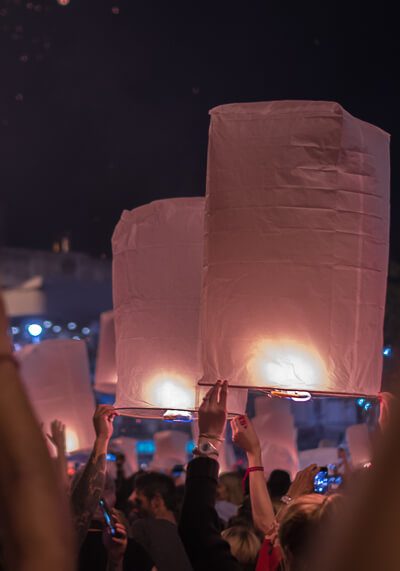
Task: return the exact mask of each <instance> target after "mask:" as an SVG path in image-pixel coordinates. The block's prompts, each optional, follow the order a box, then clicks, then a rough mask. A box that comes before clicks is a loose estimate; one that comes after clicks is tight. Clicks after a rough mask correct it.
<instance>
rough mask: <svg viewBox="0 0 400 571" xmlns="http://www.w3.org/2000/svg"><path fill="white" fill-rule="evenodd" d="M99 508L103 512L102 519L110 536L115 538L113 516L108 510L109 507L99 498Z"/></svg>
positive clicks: (115, 531)
mask: <svg viewBox="0 0 400 571" xmlns="http://www.w3.org/2000/svg"><path fill="white" fill-rule="evenodd" d="M99 506H100V508H101V511H102V512H103V516H104V519H105V522H106V526H107V527H108V529H109V530H110V534H111V535H112V536H113V537H115V536H116V535H117V530H116V529H115V526H114V520H113V516H112V513H111V510H110V509H109V507H108V506H107V504H106V501H105V500H104V499H103V498H101V499H100V500H99Z"/></svg>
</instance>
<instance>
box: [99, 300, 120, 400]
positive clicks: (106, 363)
mask: <svg viewBox="0 0 400 571" xmlns="http://www.w3.org/2000/svg"><path fill="white" fill-rule="evenodd" d="M116 387H117V365H116V362H115V329H114V314H113V312H112V311H106V312H104V313H102V314H101V316H100V335H99V345H98V349H97V359H96V376H95V384H94V388H95V389H96V390H97V391H99V392H102V393H106V394H115V389H116Z"/></svg>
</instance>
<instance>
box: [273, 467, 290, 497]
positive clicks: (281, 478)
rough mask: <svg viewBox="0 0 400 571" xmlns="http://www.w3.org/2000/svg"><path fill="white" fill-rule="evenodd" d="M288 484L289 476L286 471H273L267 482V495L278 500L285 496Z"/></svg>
mask: <svg viewBox="0 0 400 571" xmlns="http://www.w3.org/2000/svg"><path fill="white" fill-rule="evenodd" d="M290 484H291V481H290V475H289V473H288V472H286V470H273V471H272V472H271V474H270V476H269V478H268V482H267V488H268V492H269V495H270V496H271V498H279V499H280V498H281V497H282V496H285V495H286V494H287V492H288V489H289V488H290Z"/></svg>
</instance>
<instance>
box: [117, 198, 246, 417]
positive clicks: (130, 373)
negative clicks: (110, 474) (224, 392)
mask: <svg viewBox="0 0 400 571" xmlns="http://www.w3.org/2000/svg"><path fill="white" fill-rule="evenodd" d="M203 227H204V199H202V198H174V199H168V200H159V201H156V202H152V203H151V204H147V205H145V206H141V207H140V208H136V209H134V210H132V211H130V212H128V211H125V212H123V214H122V217H121V220H120V221H119V223H118V225H117V227H116V229H115V232H114V235H113V239H112V246H113V258H114V260H113V296H114V319H115V334H116V357H117V371H118V383H117V400H116V406H117V407H118V408H120V409H121V412H122V413H123V414H127V415H132V416H140V417H144V418H145V417H153V418H162V417H164V418H170V419H175V420H176V419H181V420H189V419H190V418H191V415H192V413H193V412H194V411H195V409H196V407H197V406H198V404H199V403H200V401H201V397H202V394H203V393H202V391H204V389H200V388H199V387H198V386H197V383H198V380H199V379H200V378H201V376H202V371H201V365H200V355H199V354H200V351H199V312H200V291H201V270H202V256H203ZM215 380H216V379H213V381H215ZM237 392H238V391H236V393H237ZM244 392H245V391H244ZM245 396H246V395H239V397H238V398H237V400H236V395H235V391H232V392H231V394H230V397H229V401H228V407H229V410H230V411H232V412H241V411H242V410H243V409H244V407H245ZM236 405H237V406H236Z"/></svg>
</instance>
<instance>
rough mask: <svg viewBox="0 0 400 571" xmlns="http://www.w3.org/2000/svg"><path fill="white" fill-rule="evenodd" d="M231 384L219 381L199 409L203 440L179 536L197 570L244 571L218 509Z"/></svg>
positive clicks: (191, 467)
mask: <svg viewBox="0 0 400 571" xmlns="http://www.w3.org/2000/svg"><path fill="white" fill-rule="evenodd" d="M227 391H228V384H227V382H226V381H224V382H223V383H222V382H221V381H218V382H217V383H216V384H215V385H214V386H213V387H212V388H211V389H210V390H209V391H208V393H207V394H206V396H205V397H204V399H203V403H202V405H201V407H200V409H199V433H200V434H199V441H198V446H197V448H196V449H195V450H194V452H193V454H194V456H195V458H194V459H193V460H192V461H191V462H189V465H188V470H187V476H186V488H185V496H184V500H183V505H182V511H181V517H180V521H179V533H180V536H181V538H182V541H183V544H184V547H185V550H186V553H187V554H188V556H189V559H190V562H191V564H192V566H193V569H194V571H203V570H204V571H206V570H207V571H213V570H216V571H217V570H218V571H221V570H224V571H240V570H241V566H240V564H239V562H238V561H237V559H235V557H233V555H232V553H231V550H230V547H229V544H228V543H227V542H226V541H225V540H224V539H222V537H221V533H220V523H219V518H218V514H217V512H216V510H215V501H216V497H217V485H218V470H219V464H218V451H219V447H220V445H221V442H222V438H223V434H224V432H225V425H226V418H227V414H226V399H227Z"/></svg>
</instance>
